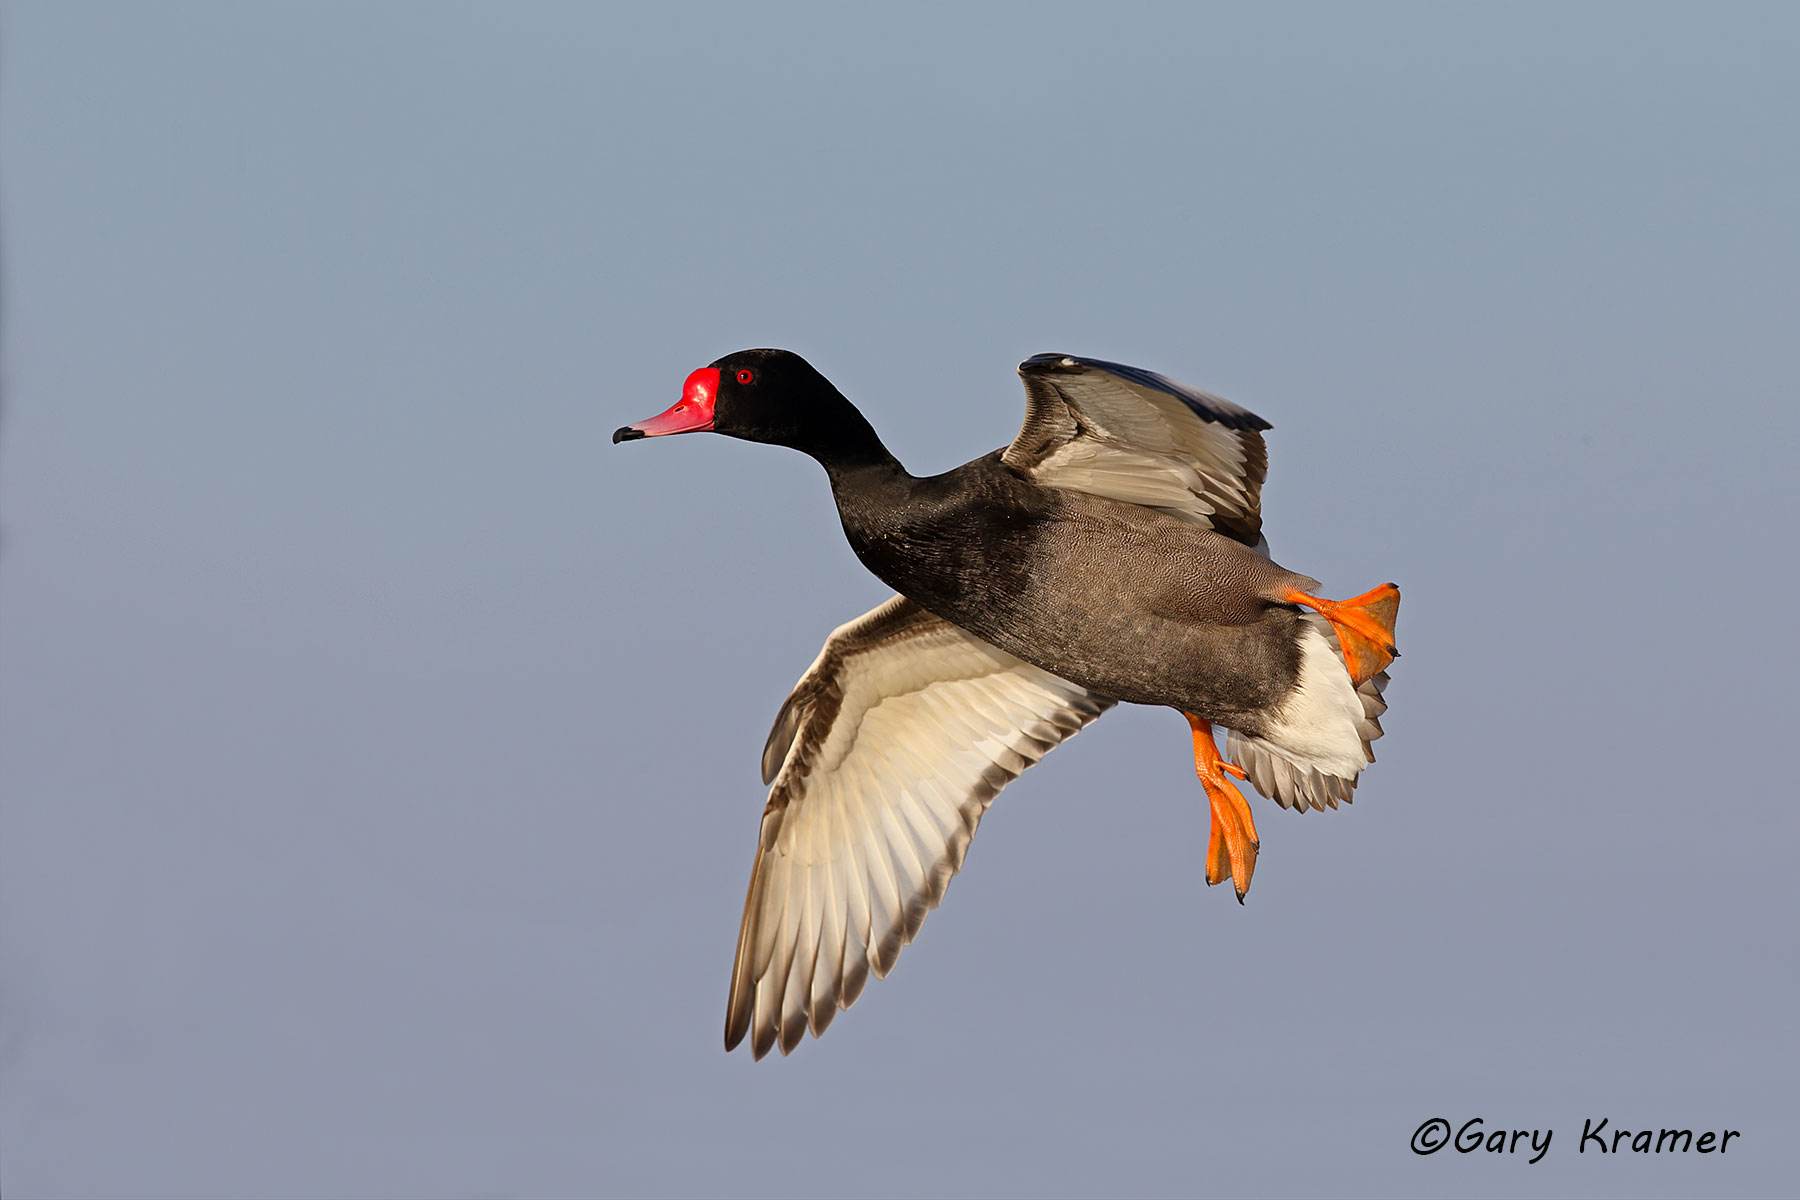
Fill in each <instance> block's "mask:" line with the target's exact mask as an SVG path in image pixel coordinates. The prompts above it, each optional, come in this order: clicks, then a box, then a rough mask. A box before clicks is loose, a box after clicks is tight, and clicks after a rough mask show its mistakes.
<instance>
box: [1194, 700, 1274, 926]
mask: <svg viewBox="0 0 1800 1200" xmlns="http://www.w3.org/2000/svg"><path fill="white" fill-rule="evenodd" d="M1184 715H1186V716H1187V719H1188V724H1189V725H1190V726H1191V727H1192V728H1193V731H1194V773H1195V774H1196V775H1198V776H1199V777H1200V786H1202V787H1203V788H1205V789H1206V798H1207V801H1208V802H1209V803H1210V804H1211V805H1212V834H1211V837H1210V839H1209V840H1208V842H1207V846H1206V882H1207V883H1208V884H1215V883H1223V882H1225V880H1226V879H1227V878H1229V879H1230V880H1231V886H1232V887H1233V888H1234V889H1235V890H1236V891H1237V898H1238V903H1239V904H1242V903H1243V902H1244V893H1245V892H1247V891H1249V890H1250V877H1251V876H1252V875H1254V874H1255V873H1256V855H1257V852H1258V851H1259V850H1260V849H1261V848H1262V847H1261V844H1260V843H1259V842H1258V841H1257V840H1256V822H1255V821H1253V820H1251V818H1250V805H1249V804H1247V803H1246V802H1245V800H1244V794H1243V793H1242V792H1240V791H1238V790H1237V788H1236V787H1234V786H1233V785H1231V784H1230V783H1227V782H1226V780H1225V777H1226V776H1227V775H1233V776H1236V777H1237V778H1239V779H1243V778H1246V775H1245V772H1244V768H1242V767H1240V766H1238V765H1237V764H1236V763H1230V762H1226V761H1225V760H1224V759H1223V758H1221V757H1220V756H1219V747H1218V745H1217V744H1216V743H1215V742H1214V741H1213V733H1212V724H1211V723H1210V722H1208V721H1204V720H1202V719H1201V718H1199V717H1196V716H1194V715H1193V714H1191V713H1188V714H1184Z"/></svg>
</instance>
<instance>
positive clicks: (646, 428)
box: [613, 350, 887, 465]
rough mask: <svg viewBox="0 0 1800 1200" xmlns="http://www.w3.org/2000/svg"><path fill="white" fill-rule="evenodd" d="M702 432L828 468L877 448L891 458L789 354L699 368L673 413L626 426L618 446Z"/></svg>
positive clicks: (745, 354)
mask: <svg viewBox="0 0 1800 1200" xmlns="http://www.w3.org/2000/svg"><path fill="white" fill-rule="evenodd" d="M702 431H710V432H713V433H723V434H726V435H727V436H729V437H736V438H743V439H744V440H745V441H750V442H769V443H772V444H774V445H777V446H792V447H793V448H794V449H796V450H800V451H804V452H805V453H807V454H810V455H812V456H813V457H814V458H817V459H819V460H820V461H821V462H826V463H827V464H828V465H829V464H830V463H834V462H839V461H845V460H849V459H854V458H858V457H862V456H865V455H867V454H868V453H869V452H870V449H871V447H873V449H874V450H877V451H879V452H880V456H881V457H884V458H885V457H887V452H886V450H884V449H881V443H880V441H879V439H877V438H876V437H875V431H874V429H873V428H871V427H870V425H869V423H868V421H866V420H864V419H863V416H862V414H861V413H859V412H857V411H856V407H855V406H854V405H852V404H851V403H850V401H848V400H846V399H844V396H843V393H841V392H839V391H838V390H837V389H836V388H835V387H833V386H831V381H830V380H829V379H826V378H825V377H824V376H823V375H821V374H819V373H818V371H816V370H814V369H813V365H812V364H811V363H809V362H807V361H806V360H805V359H804V358H801V357H800V356H799V355H798V354H795V353H794V352H792V351H791V350H740V351H738V352H737V353H736V354H727V355H726V356H725V357H724V358H721V359H719V360H717V361H716V362H714V363H713V364H712V365H711V366H706V367H701V368H700V369H699V370H698V371H695V372H694V373H693V374H691V375H689V376H688V377H687V382H686V384H684V385H683V387H682V389H681V400H680V401H679V402H678V403H677V404H676V405H675V407H673V408H671V409H669V410H668V411H667V412H665V413H662V414H660V415H659V416H655V417H651V418H650V419H649V420H646V421H639V422H637V423H636V424H635V425H627V426H625V427H624V428H623V429H620V430H618V431H617V432H615V433H614V434H613V441H614V442H628V441H631V440H633V439H635V438H644V437H661V436H663V435H665V434H671V433H699V432H702Z"/></svg>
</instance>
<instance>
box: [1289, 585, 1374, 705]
mask: <svg viewBox="0 0 1800 1200" xmlns="http://www.w3.org/2000/svg"><path fill="white" fill-rule="evenodd" d="M1281 599H1282V600H1283V601H1285V602H1286V603H1288V604H1299V605H1303V606H1304V607H1306V608H1310V609H1313V610H1314V611H1315V612H1317V613H1318V614H1319V615H1320V616H1322V617H1324V618H1325V619H1326V620H1327V621H1329V622H1331V627H1332V629H1333V630H1335V631H1336V633H1337V638H1338V645H1339V646H1341V647H1343V650H1344V665H1345V666H1346V667H1347V668H1348V669H1349V671H1350V678H1351V680H1352V681H1353V682H1354V683H1355V684H1356V685H1357V686H1358V687H1361V686H1362V685H1363V684H1364V683H1367V682H1368V681H1369V680H1371V679H1373V678H1374V677H1375V676H1377V675H1379V674H1380V673H1381V672H1382V671H1385V670H1386V669H1387V667H1388V664H1389V663H1391V662H1393V661H1394V660H1395V659H1396V658H1399V657H1400V651H1399V650H1398V649H1397V648H1395V646H1394V618H1395V616H1397V615H1398V614H1399V612H1400V589H1399V588H1398V587H1395V586H1394V585H1393V584H1391V583H1384V584H1382V585H1381V586H1380V587H1378V588H1373V589H1371V590H1370V591H1367V592H1364V593H1363V594H1362V595H1360V596H1356V597H1353V598H1352V599H1349V600H1322V599H1320V598H1319V597H1317V596H1309V595H1307V594H1306V593H1305V592H1302V591H1298V590H1295V591H1291V592H1286V593H1284V594H1283V595H1282V597H1281Z"/></svg>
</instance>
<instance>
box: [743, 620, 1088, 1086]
mask: <svg viewBox="0 0 1800 1200" xmlns="http://www.w3.org/2000/svg"><path fill="white" fill-rule="evenodd" d="M1113 703H1114V701H1112V700H1110V699H1107V698H1105V697H1101V696H1096V695H1094V694H1093V693H1091V692H1089V691H1087V690H1086V689H1085V688H1082V687H1078V686H1076V685H1075V684H1073V683H1070V682H1068V681H1067V680H1064V679H1059V678H1057V677H1056V676H1055V675H1051V674H1049V673H1048V672H1046V671H1041V670H1039V669H1038V668H1036V667H1033V666H1030V665H1028V664H1026V663H1024V662H1021V661H1019V660H1018V659H1016V658H1014V657H1012V655H1010V654H1007V653H1006V652H1004V651H1002V650H999V649H997V648H995V647H993V646H990V645H988V644H987V643H986V642H984V641H981V640H980V639H979V638H977V637H975V636H974V635H973V634H970V633H967V632H965V631H964V630H962V629H960V628H958V627H957V626H955V625H952V624H950V623H949V622H948V621H944V620H941V619H939V618H938V617H934V616H932V615H931V614H930V613H928V612H926V611H925V610H924V609H922V608H920V607H919V606H918V605H916V604H914V603H913V602H912V601H910V600H907V599H905V598H904V597H901V596H895V597H894V598H893V599H892V600H889V601H888V602H887V603H886V604H883V605H882V606H881V607H879V608H877V609H875V610H873V611H872V612H869V613H865V614H864V615H863V616H861V617H858V618H857V619H856V620H854V621H852V622H850V623H849V624H847V625H844V626H842V627H840V628H839V629H837V630H836V631H835V632H833V633H832V635H831V636H830V637H829V638H827V639H826V641H825V648H824V649H823V650H821V651H820V652H819V657H818V660H817V661H816V662H814V663H813V665H812V668H811V669H810V670H809V671H807V673H806V675H805V676H804V677H803V678H802V679H801V680H800V682H799V683H798V684H797V685H796V686H795V688H794V691H793V694H792V695H790V696H789V697H788V699H787V703H786V704H784V705H782V707H781V713H780V715H779V716H777V717H776V718H775V728H774V729H773V730H772V731H771V732H770V734H769V743H768V746H767V748H766V749H765V750H764V751H763V781H764V782H765V783H767V782H769V781H771V780H773V781H774V787H773V788H771V789H770V791H769V802H768V806H767V807H766V808H765V809H764V810H763V819H762V838H761V841H760V842H759V843H758V845H757V848H756V864H755V866H754V867H753V868H752V869H751V872H750V893H749V895H748V897H747V898H746V899H745V901H744V923H743V927H742V929H741V930H740V932H739V933H738V947H737V961H736V962H735V964H734V965H733V967H732V971H731V996H730V999H729V1001H728V1002H727V1007H726V1013H725V1048H726V1049H727V1050H730V1049H731V1048H733V1047H735V1046H736V1045H737V1044H738V1043H739V1042H740V1041H742V1040H743V1039H744V1036H745V1035H746V1034H749V1035H750V1039H751V1041H750V1044H751V1048H752V1050H753V1051H754V1052H755V1054H756V1057H757V1058H761V1057H762V1056H763V1055H765V1054H767V1053H768V1052H769V1049H770V1048H771V1047H772V1046H774V1045H776V1044H778V1043H779V1045H780V1046H781V1052H782V1053H783V1054H786V1053H787V1052H788V1051H790V1050H792V1049H793V1048H794V1047H795V1046H797V1045H799V1043H800V1039H801V1037H802V1036H803V1035H804V1034H805V1032H806V1030H807V1029H808V1028H809V1027H810V1028H811V1029H812V1032H813V1035H814V1036H815V1037H816V1036H818V1035H819V1034H821V1033H823V1032H824V1031H825V1027H826V1026H827V1025H828V1024H830V1023H831V1019H832V1017H834V1016H836V1015H837V1010H838V1009H840V1008H848V1007H850V1005H851V1004H852V1003H854V1002H855V1000H856V998H857V996H858V995H859V994H860V993H861V992H862V988H863V984H864V983H865V982H867V980H868V976H869V973H870V972H873V973H874V974H875V976H876V977H877V978H880V977H882V976H884V975H886V974H887V973H888V971H889V970H890V969H891V968H892V967H893V965H894V960H895V959H896V958H897V957H898V956H899V953H900V948H901V947H902V946H904V945H906V944H907V943H908V942H910V941H912V939H913V937H914V935H916V934H917V933H918V932H919V926H920V925H921V924H923V923H924V920H925V915H926V914H927V913H928V912H930V911H931V910H932V909H933V908H936V907H937V904H938V902H939V901H940V900H942V899H943V897H944V889H945V888H947V887H948V886H949V884H950V877H951V876H952V875H955V874H956V872H957V870H958V868H960V867H961V866H962V861H963V855H964V853H965V852H967V850H968V848H969V841H970V839H971V838H973V837H974V836H975V829H976V826H978V825H979V824H980V823H981V817H982V814H983V813H985V812H986V811H987V807H988V804H989V803H990V802H991V801H992V800H993V798H994V797H995V796H996V795H998V794H999V792H1000V789H1001V788H1003V787H1005V786H1006V785H1007V784H1008V783H1010V782H1012V781H1013V780H1014V779H1016V778H1017V777H1018V776H1019V774H1020V773H1021V772H1022V771H1024V770H1025V768H1026V767H1029V766H1030V765H1031V764H1032V763H1035V762H1036V761H1037V760H1038V759H1040V758H1042V757H1043V756H1044V755H1045V754H1047V753H1049V751H1050V750H1051V749H1052V748H1053V747H1055V746H1056V745H1057V744H1058V743H1060V742H1062V741H1063V739H1065V738H1067V737H1070V736H1072V735H1073V734H1075V733H1076V732H1077V731H1079V730H1080V729H1081V728H1082V727H1083V726H1084V725H1086V724H1087V723H1088V722H1089V721H1092V720H1093V719H1094V718H1095V717H1097V716H1099V715H1100V714H1101V713H1103V712H1105V711H1106V710H1107V709H1108V708H1111V707H1112V705H1113Z"/></svg>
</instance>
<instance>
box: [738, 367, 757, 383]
mask: <svg viewBox="0 0 1800 1200" xmlns="http://www.w3.org/2000/svg"><path fill="white" fill-rule="evenodd" d="M738 382H739V383H755V382H756V372H755V371H752V370H751V369H750V368H749V367H745V368H744V369H743V370H741V371H739V372H738Z"/></svg>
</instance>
